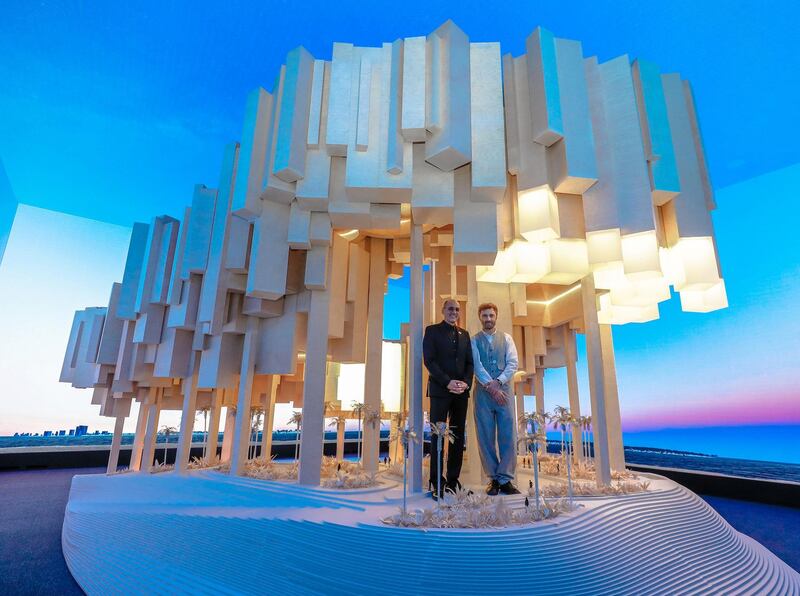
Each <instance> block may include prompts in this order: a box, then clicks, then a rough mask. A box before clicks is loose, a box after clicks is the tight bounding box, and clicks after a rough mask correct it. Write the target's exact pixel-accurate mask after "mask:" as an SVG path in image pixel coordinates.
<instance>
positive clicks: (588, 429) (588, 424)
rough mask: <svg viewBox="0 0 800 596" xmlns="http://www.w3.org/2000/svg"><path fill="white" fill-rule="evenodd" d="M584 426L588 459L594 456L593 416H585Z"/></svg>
mask: <svg viewBox="0 0 800 596" xmlns="http://www.w3.org/2000/svg"><path fill="white" fill-rule="evenodd" d="M583 424H584V428H585V429H586V459H590V458H591V457H592V417H591V416H584V417H583Z"/></svg>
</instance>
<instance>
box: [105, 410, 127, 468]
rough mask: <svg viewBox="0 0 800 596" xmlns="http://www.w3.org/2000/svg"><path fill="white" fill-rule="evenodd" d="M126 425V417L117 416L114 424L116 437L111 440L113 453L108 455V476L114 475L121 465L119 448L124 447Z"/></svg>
mask: <svg viewBox="0 0 800 596" xmlns="http://www.w3.org/2000/svg"><path fill="white" fill-rule="evenodd" d="M124 425H125V416H117V420H116V422H115V423H114V436H113V437H112V438H111V451H110V452H109V453H108V467H106V474H114V473H115V472H116V471H117V464H118V463H119V447H120V445H122V427H123V426H124Z"/></svg>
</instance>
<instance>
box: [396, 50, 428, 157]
mask: <svg viewBox="0 0 800 596" xmlns="http://www.w3.org/2000/svg"><path fill="white" fill-rule="evenodd" d="M425 46H426V41H425V38H424V37H407V38H406V39H405V40H404V43H403V105H402V125H401V132H402V134H403V138H405V140H406V141H409V142H414V143H421V142H424V141H425V139H426V138H427V132H426V130H425V97H426V93H425V80H426V70H427V65H426V47H425Z"/></svg>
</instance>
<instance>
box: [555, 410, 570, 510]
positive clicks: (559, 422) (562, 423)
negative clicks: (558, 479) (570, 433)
mask: <svg viewBox="0 0 800 596" xmlns="http://www.w3.org/2000/svg"><path fill="white" fill-rule="evenodd" d="M552 420H553V428H560V429H561V453H562V455H563V456H564V457H565V459H566V462H567V490H568V494H569V504H570V506H571V505H572V465H571V460H572V456H571V455H570V453H569V452H568V451H569V448H568V447H569V446H568V445H566V439H565V435H566V434H567V429H571V428H572V425H573V424H575V418H574V417H573V416H572V414H570V412H569V410H568V409H567V408H564V407H562V406H556V407H555V409H554V410H553V417H552ZM565 445H566V448H567V452H565V451H564V449H565Z"/></svg>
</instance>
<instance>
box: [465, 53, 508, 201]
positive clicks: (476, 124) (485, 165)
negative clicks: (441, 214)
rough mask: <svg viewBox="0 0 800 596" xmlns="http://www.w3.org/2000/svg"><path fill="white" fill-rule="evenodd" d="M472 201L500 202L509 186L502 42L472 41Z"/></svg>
mask: <svg viewBox="0 0 800 596" xmlns="http://www.w3.org/2000/svg"><path fill="white" fill-rule="evenodd" d="M469 77H470V131H471V156H472V162H471V165H472V200H473V201H475V202H484V201H485V202H489V203H500V202H502V200H503V195H504V193H505V189H506V147H505V116H504V113H503V77H502V61H501V58H500V44H499V43H472V44H469Z"/></svg>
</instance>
